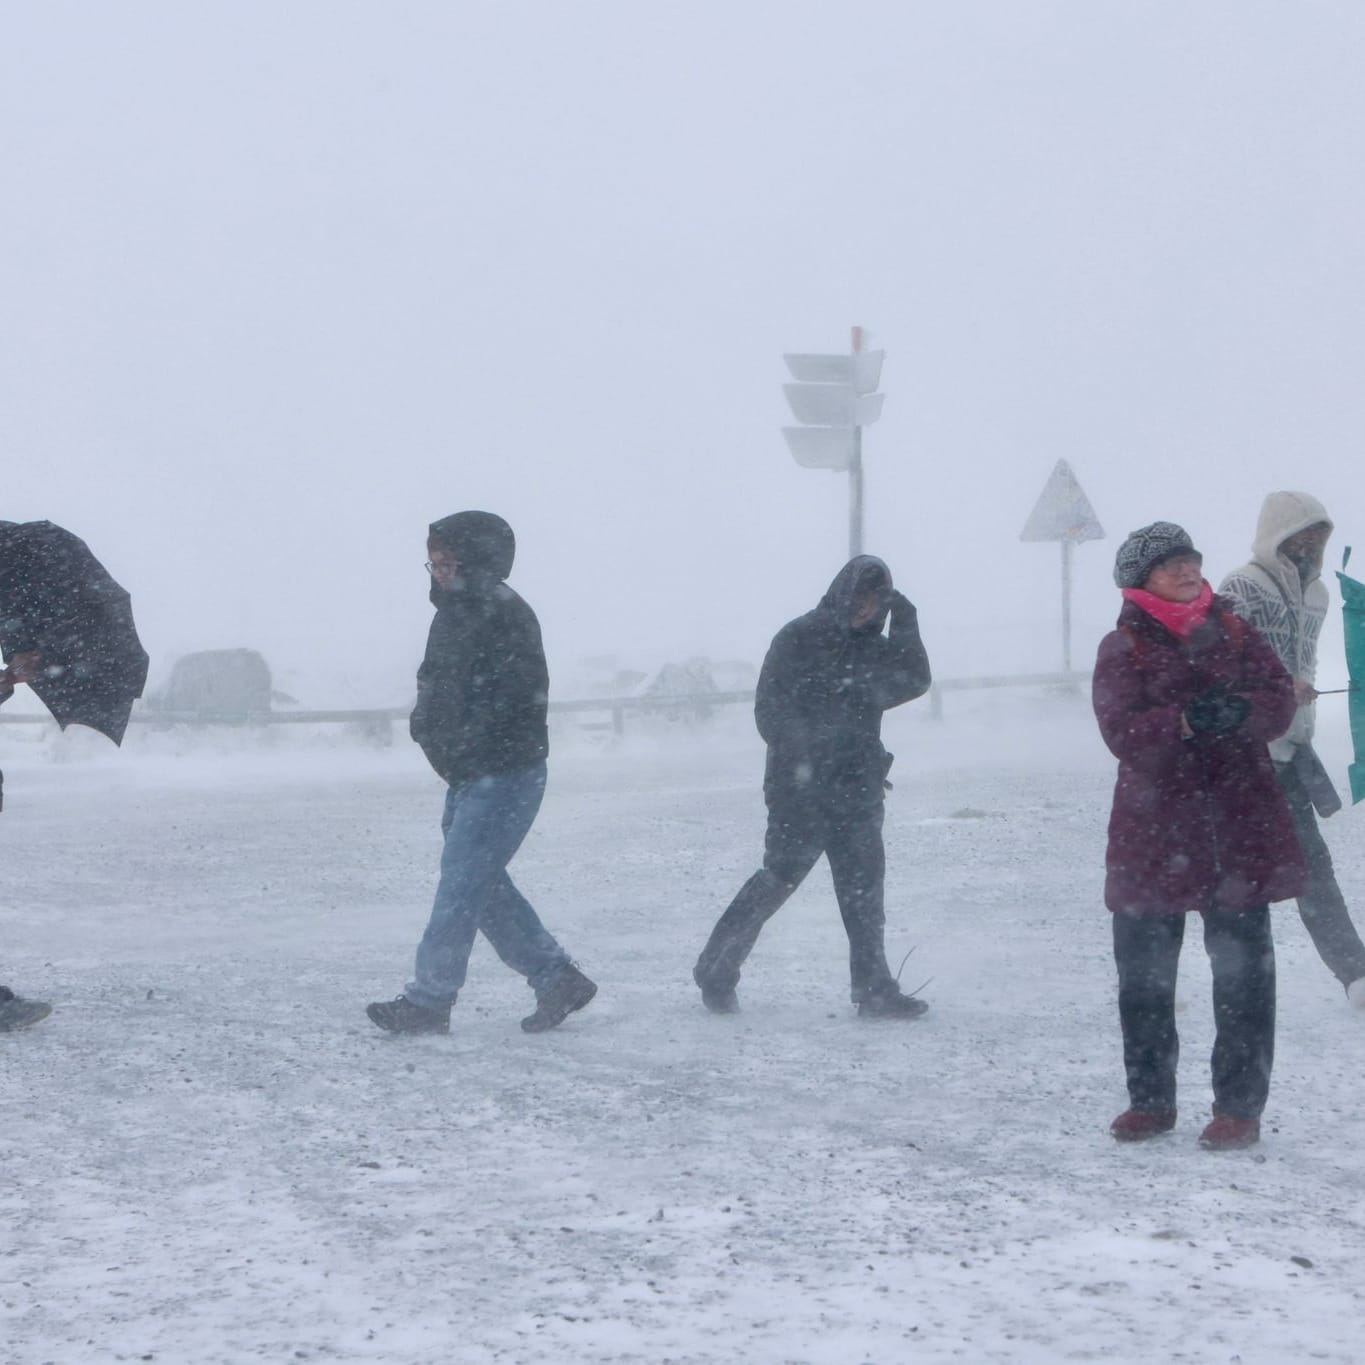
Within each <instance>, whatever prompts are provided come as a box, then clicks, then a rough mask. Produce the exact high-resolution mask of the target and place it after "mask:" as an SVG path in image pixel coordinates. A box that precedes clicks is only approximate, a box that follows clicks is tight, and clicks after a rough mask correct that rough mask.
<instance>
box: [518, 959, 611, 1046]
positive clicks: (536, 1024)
mask: <svg viewBox="0 0 1365 1365" xmlns="http://www.w3.org/2000/svg"><path fill="white" fill-rule="evenodd" d="M596 994H597V983H596V982H593V981H589V980H588V978H587V977H586V976H584V975H583V973H582V972H580V971H579V970H578V968H577V967H575V966H574V965H573V963H572V962H570V963H568V964H567V965H566V966H565V968H564V970H563V971H561V972H560V973H559V975H558V976H557V977H555V979H554V980H553V981H552V982H550V984H549V985H548V986H546V988H545V989H544V990H543V991H537V992H536V1012H535V1013H534V1014H528V1015H527V1016H526V1018H525V1019H523V1020H522V1021H521V1027H522V1028H523V1029H524V1030H525V1032H527V1033H544V1032H545V1031H546V1030H547V1029H552V1028H554V1027H555V1025H557V1024H562V1023H563V1022H564V1021H565V1020H566V1019H567V1018H568V1017H569V1015H571V1014H572V1013H573V1012H574V1011H575V1010H581V1009H582V1008H583V1006H584V1005H586V1004H587V1003H588V1001H589V1000H591V999H592V998H593V996H594V995H596Z"/></svg>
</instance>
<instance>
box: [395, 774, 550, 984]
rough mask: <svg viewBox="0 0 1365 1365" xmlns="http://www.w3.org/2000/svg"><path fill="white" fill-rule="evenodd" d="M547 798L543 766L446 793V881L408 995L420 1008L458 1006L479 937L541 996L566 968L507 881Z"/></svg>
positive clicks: (443, 861)
mask: <svg viewBox="0 0 1365 1365" xmlns="http://www.w3.org/2000/svg"><path fill="white" fill-rule="evenodd" d="M544 795H545V764H544V763H537V764H536V765H535V766H534V767H531V768H523V769H522V770H521V771H520V772H515V773H496V774H494V775H492V776H489V777H478V778H475V779H474V780H473V781H471V782H463V783H461V784H460V785H459V786H458V787H451V788H450V789H449V791H447V792H446V805H445V814H444V816H443V817H442V819H441V831H442V833H443V834H444V835H445V848H444V849H443V850H442V853H441V879H440V881H439V883H438V884H437V887H436V900H435V903H434V904H433V905H432V907H431V919H430V921H429V922H428V924H427V929H426V933H424V934H423V935H422V941H421V943H419V944H418V945H417V966H416V969H415V974H414V976H413V979H412V980H411V981H410V982H408V984H407V986H406V987H405V988H404V990H403V994H404V995H406V996H407V998H408V999H409V1000H411V1001H412V1003H413V1004H414V1005H422V1006H424V1007H426V1008H427V1009H434V1008H436V1007H438V1006H442V1005H448V1004H451V1003H453V1002H454V1000H455V996H456V995H457V994H458V992H459V990H460V987H461V986H463V985H464V980H465V971H466V968H467V967H468V966H469V954H470V951H471V950H472V949H473V947H474V935H475V933H476V932H477V931H478V930H480V929H481V930H483V934H484V937H485V938H486V939H487V940H488V941H489V943H491V944H492V945H493V949H494V951H495V952H496V953H497V955H498V956H499V957H500V958H502V960H503V961H504V962H505V963H506V964H507V965H508V966H509V967H511V969H512V970H513V971H514V972H520V973H521V975H522V976H524V977H525V978H526V979H527V981H529V982H530V984H531V986H532V987H533V988H534V989H535V990H537V991H539V990H542V989H544V987H545V986H547V985H548V984H549V983H550V982H551V981H553V980H554V978H555V977H556V976H557V975H558V974H559V972H560V971H561V970H562V969H563V968H564V967H566V966H567V965H568V962H569V957H568V954H567V953H566V952H565V951H564V950H563V948H561V947H560V946H559V944H558V943H556V942H555V940H554V938H553V936H552V935H551V934H550V932H549V931H548V930H547V929H546V928H545V926H544V925H543V924H542V923H541V922H540V918H539V917H538V916H537V914H536V912H535V911H534V910H533V909H532V908H531V905H530V902H529V901H527V899H526V897H525V896H523V895H522V894H521V892H520V891H518V890H517V888H516V887H515V886H513V885H512V879H511V877H509V876H508V875H507V864H508V863H510V862H511V861H512V858H513V856H514V855H515V853H516V851H517V849H518V848H520V846H521V841H522V840H523V839H524V838H525V837H526V833H527V831H528V830H529V829H530V828H531V825H532V823H533V822H534V820H535V818H536V812H537V811H538V810H539V809H540V802H541V798H542V797H543V796H544Z"/></svg>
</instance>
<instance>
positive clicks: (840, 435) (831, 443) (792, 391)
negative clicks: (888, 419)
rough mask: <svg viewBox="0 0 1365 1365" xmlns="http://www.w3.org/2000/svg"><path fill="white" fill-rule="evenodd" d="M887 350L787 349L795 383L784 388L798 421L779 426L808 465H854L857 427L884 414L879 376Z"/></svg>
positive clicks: (793, 450)
mask: <svg viewBox="0 0 1365 1365" xmlns="http://www.w3.org/2000/svg"><path fill="white" fill-rule="evenodd" d="M885 358H886V352H885V351H853V352H851V353H850V354H848V355H806V354H801V353H792V354H787V355H784V356H783V357H782V359H783V360H784V361H786V364H787V369H788V371H789V372H790V374H791V377H792V378H793V379H794V380H796V383H794V384H784V385H783V386H782V392H783V393H785V394H786V395H787V403H788V405H789V406H790V408H791V410H792V415H793V416H794V417H795V418H796V420H797V421H798V422H800V423H802V425H801V426H799V427H783V428H782V434H783V436H785V437H786V439H787V448H788V449H789V450H790V451H791V453H792V457H793V458H794V459H795V460H796V463H797V464H799V465H804V466H805V467H806V468H807V469H839V470H845V469H846V470H853V469H854V468H855V466H856V465H857V464H858V462H859V449H860V447H859V444H858V442H859V431H860V429H861V428H863V427H866V426H871V425H872V423H873V422H875V421H876V420H877V418H878V417H880V416H881V415H882V401H883V399H884V398H885V394H880V393H876V392H875V389H876V387H877V385H878V384H879V383H880V382H881V377H882V361H883V360H884V359H885Z"/></svg>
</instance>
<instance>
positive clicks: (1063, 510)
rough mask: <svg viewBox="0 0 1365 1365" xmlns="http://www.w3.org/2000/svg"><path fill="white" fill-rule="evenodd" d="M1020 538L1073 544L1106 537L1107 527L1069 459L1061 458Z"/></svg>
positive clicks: (1020, 533) (1039, 496)
mask: <svg viewBox="0 0 1365 1365" xmlns="http://www.w3.org/2000/svg"><path fill="white" fill-rule="evenodd" d="M1019 539H1020V540H1069V541H1071V543H1072V544H1073V545H1079V544H1080V543H1081V542H1082V541H1084V540H1103V539H1104V527H1103V526H1101V525H1100V522H1099V518H1098V517H1097V516H1096V515H1095V509H1094V508H1093V507H1091V505H1090V499H1089V498H1087V497H1086V496H1085V494H1084V493H1083V492H1082V491H1081V486H1080V484H1079V483H1078V482H1077V481H1076V476H1075V475H1074V474H1073V473H1072V472H1071V466H1070V465H1069V464H1067V462H1066V461H1065V460H1058V461H1057V468H1056V469H1054V470H1053V471H1052V477H1051V478H1050V479H1049V480H1048V481H1047V486H1046V487H1045V488H1044V489H1043V491H1042V492H1041V493H1040V494H1039V495H1038V501H1037V502H1036V503H1035V504H1034V507H1033V511H1032V512H1031V513H1030V514H1029V519H1028V521H1026V522H1025V523H1024V529H1023V530H1022V531H1020V532H1019Z"/></svg>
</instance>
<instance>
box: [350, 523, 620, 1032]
mask: <svg viewBox="0 0 1365 1365" xmlns="http://www.w3.org/2000/svg"><path fill="white" fill-rule="evenodd" d="M427 553H428V554H429V555H430V560H429V561H428V563H427V566H426V567H427V570H428V572H429V573H430V574H431V584H432V586H431V602H432V605H433V606H434V607H435V608H436V615H435V617H434V618H433V619H432V623H431V630H430V633H429V635H428V637H427V651H426V656H425V658H423V660H422V665H421V667H420V668H419V669H418V671H417V705H416V707H415V708H414V709H413V713H412V720H411V724H410V727H409V728H410V731H411V734H412V737H413V739H414V740H416V741H417V743H418V744H419V745H421V748H422V752H423V753H424V754H425V755H426V757H427V761H428V762H429V763H430V764H431V766H432V767H433V768H434V769H435V770H436V773H437V775H438V776H439V777H440V778H441V779H442V780H443V781H444V782H445V783H446V784H447V786H448V790H447V792H446V800H445V813H444V817H443V819H442V822H441V829H442V832H443V834H444V835H445V846H444V849H443V852H442V855H441V875H440V881H439V883H438V885H437V888H436V899H435V903H434V904H433V906H432V910H431V919H430V922H429V923H428V924H427V928H426V933H425V934H424V935H423V937H422V941H421V943H420V944H419V945H418V948H417V965H416V970H415V973H414V976H413V979H412V980H411V981H410V982H409V983H408V985H407V986H406V987H405V988H404V991H403V994H402V995H400V996H398V997H397V998H396V999H394V1000H386V1001H377V1002H375V1003H373V1004H371V1005H370V1006H369V1007H368V1009H367V1011H366V1012H367V1013H368V1014H369V1016H370V1018H371V1019H372V1020H373V1021H374V1022H375V1023H376V1024H378V1025H379V1027H380V1028H382V1029H387V1030H389V1031H390V1032H393V1033H444V1032H446V1031H448V1029H449V1027H450V1007H451V1005H452V1004H453V1003H454V1000H455V997H456V995H457V994H458V993H459V990H460V988H461V987H462V986H463V985H464V980H465V971H466V968H467V966H468V963H469V954H470V951H471V949H472V948H473V946H474V935H475V933H476V931H480V930H481V931H482V932H483V934H484V936H485V937H486V938H487V939H488V941H489V942H490V943H491V944H492V945H493V948H494V950H495V951H496V952H497V954H498V956H499V957H500V958H502V960H503V961H504V962H505V963H506V964H507V965H508V966H509V967H511V968H512V970H513V971H515V972H519V973H520V974H521V975H522V976H524V977H525V978H526V979H527V981H528V982H529V983H530V985H531V987H532V988H533V989H534V990H535V993H536V1009H535V1012H534V1013H532V1014H530V1015H528V1016H527V1017H526V1018H525V1019H523V1020H522V1021H521V1026H522V1028H523V1029H525V1030H526V1031H527V1032H528V1033H540V1032H543V1031H544V1030H546V1029H550V1028H554V1027H555V1025H557V1024H559V1023H561V1022H562V1021H563V1020H564V1019H565V1018H566V1017H567V1016H568V1015H569V1014H571V1013H572V1012H573V1011H574V1010H579V1009H582V1008H583V1006H584V1005H586V1004H587V1003H588V1001H590V1000H591V999H592V998H593V996H594V995H595V994H596V993H597V987H596V986H595V985H594V984H593V982H591V981H590V980H589V979H588V978H587V977H586V976H585V975H584V974H583V973H582V972H581V971H579V970H578V968H577V967H576V966H575V965H574V964H573V963H572V962H571V961H570V960H569V957H568V954H567V953H565V951H564V950H563V948H561V947H560V946H559V944H558V943H557V942H556V941H555V939H554V938H553V937H552V936H551V934H550V933H549V931H548V930H547V929H546V928H545V926H544V925H543V924H542V923H541V922H540V919H539V917H538V916H537V915H536V912H535V910H534V909H532V907H531V905H530V903H529V902H528V901H527V900H526V898H525V897H524V896H523V895H522V894H521V892H520V891H518V890H517V888H516V886H515V885H514V884H513V882H512V879H511V877H509V876H508V874H507V865H508V863H510V862H511V860H512V858H513V856H514V855H515V853H516V851H517V849H518V848H519V847H520V845H521V841H522V840H523V839H524V838H525V837H526V834H527V831H528V830H529V829H530V828H531V824H532V822H533V821H534V820H535V817H536V813H537V811H538V810H539V809H540V802H541V798H542V797H543V796H544V793H545V759H546V756H547V754H548V753H549V741H548V738H547V731H546V723H545V713H546V705H547V692H548V688H549V675H548V673H547V671H546V667H545V651H544V649H543V648H542V646H541V640H540V624H539V622H538V621H537V620H536V616H535V613H534V612H533V611H532V610H531V608H530V607H529V606H527V604H526V603H525V602H524V601H523V600H522V599H521V598H520V597H519V596H518V595H517V594H516V593H515V592H514V591H513V590H512V589H511V588H510V587H508V585H507V583H506V582H505V581H504V580H505V579H506V578H507V575H508V574H509V573H510V572H511V569H512V560H513V557H514V555H515V553H516V540H515V538H514V536H513V534H512V528H511V527H510V526H509V525H508V524H507V523H506V522H505V521H504V520H503V519H502V518H501V517H498V516H494V515H493V514H492V513H491V512H457V513H456V514H455V515H454V516H449V517H445V518H443V519H442V520H440V521H436V522H433V523H432V524H431V527H430V534H429V537H428V540H427Z"/></svg>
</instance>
